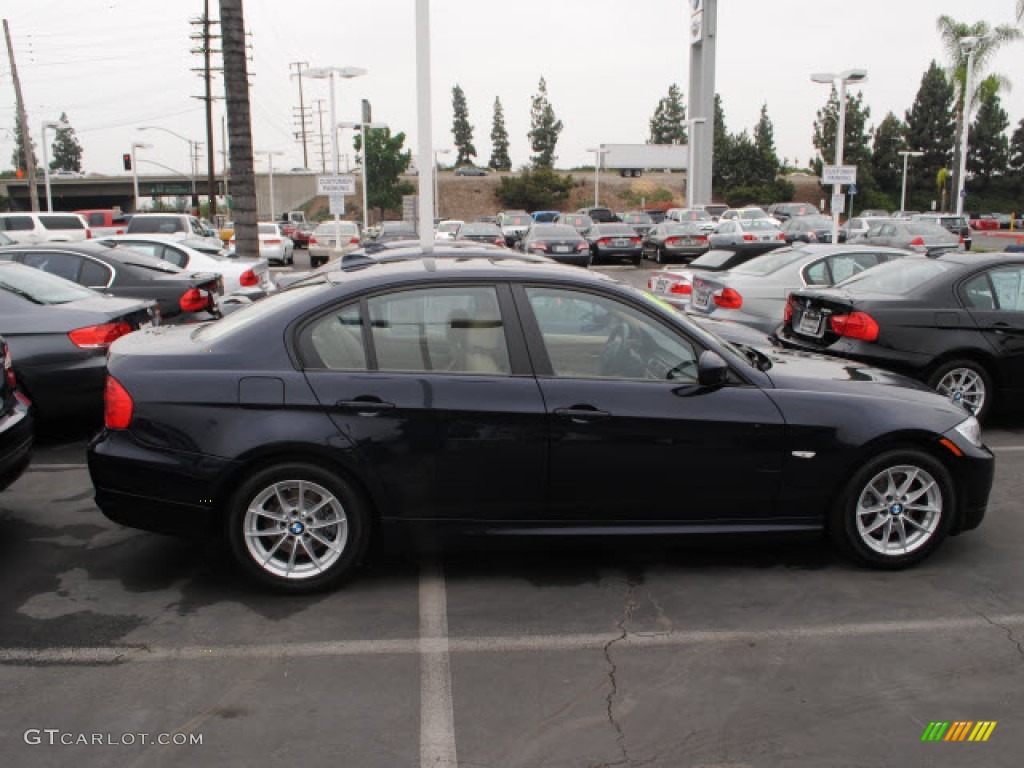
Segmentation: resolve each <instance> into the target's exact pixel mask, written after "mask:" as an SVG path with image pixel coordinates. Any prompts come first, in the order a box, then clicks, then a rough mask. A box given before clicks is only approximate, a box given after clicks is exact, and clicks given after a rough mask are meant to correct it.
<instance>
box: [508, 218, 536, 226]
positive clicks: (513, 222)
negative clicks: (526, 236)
mask: <svg viewBox="0 0 1024 768" xmlns="http://www.w3.org/2000/svg"><path fill="white" fill-rule="evenodd" d="M530 224H533V219H532V218H531V217H529V216H506V217H505V218H504V225H505V226H506V227H526V226H529V225H530Z"/></svg>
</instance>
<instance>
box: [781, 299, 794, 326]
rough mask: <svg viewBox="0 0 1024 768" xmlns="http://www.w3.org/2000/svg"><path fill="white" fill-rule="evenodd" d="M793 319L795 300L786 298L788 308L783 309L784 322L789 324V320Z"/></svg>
mask: <svg viewBox="0 0 1024 768" xmlns="http://www.w3.org/2000/svg"><path fill="white" fill-rule="evenodd" d="M792 319H793V300H792V299H787V300H786V308H785V309H783V310H782V322H783V323H784V324H786V325H789V321H790V320H792Z"/></svg>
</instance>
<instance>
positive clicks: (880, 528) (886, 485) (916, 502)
mask: <svg viewBox="0 0 1024 768" xmlns="http://www.w3.org/2000/svg"><path fill="white" fill-rule="evenodd" d="M942 513H943V498H942V490H941V488H940V486H939V484H938V482H937V481H936V479H935V478H934V477H932V475H931V474H930V473H929V472H927V471H926V470H925V469H923V468H921V467H918V466H914V465H911V464H899V465H895V466H891V467H886V468H885V469H883V470H882V471H881V472H879V473H878V474H876V475H875V476H874V477H872V478H871V480H869V481H868V483H867V484H866V485H865V486H864V488H863V489H862V490H861V493H860V496H859V497H858V499H857V508H856V511H855V518H856V526H857V533H858V534H859V535H860V538H861V540H862V541H863V542H864V544H865V545H866V546H867V547H868V548H870V549H871V550H873V551H875V552H877V553H879V554H881V555H888V556H899V555H906V554H908V553H910V552H913V551H915V550H917V549H920V548H921V547H923V546H924V545H925V544H927V543H928V541H929V540H931V538H932V536H933V535H934V534H935V532H936V530H938V528H939V524H940V522H941V520H942Z"/></svg>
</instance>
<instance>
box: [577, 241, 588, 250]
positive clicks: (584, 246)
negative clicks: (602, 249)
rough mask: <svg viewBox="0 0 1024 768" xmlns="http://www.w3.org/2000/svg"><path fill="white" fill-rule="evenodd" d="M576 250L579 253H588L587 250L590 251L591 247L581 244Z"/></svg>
mask: <svg viewBox="0 0 1024 768" xmlns="http://www.w3.org/2000/svg"><path fill="white" fill-rule="evenodd" d="M576 250H577V251H587V250H590V246H589V245H587V244H586V243H580V244H579V245H577V246H576Z"/></svg>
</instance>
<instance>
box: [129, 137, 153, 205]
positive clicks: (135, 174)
mask: <svg viewBox="0 0 1024 768" xmlns="http://www.w3.org/2000/svg"><path fill="white" fill-rule="evenodd" d="M152 148H153V145H152V144H141V143H140V142H137V141H133V142H132V186H133V187H134V189H135V210H134V213H138V212H139V163H138V161H137V160H136V159H135V150H136V149H152Z"/></svg>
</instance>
